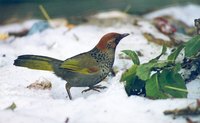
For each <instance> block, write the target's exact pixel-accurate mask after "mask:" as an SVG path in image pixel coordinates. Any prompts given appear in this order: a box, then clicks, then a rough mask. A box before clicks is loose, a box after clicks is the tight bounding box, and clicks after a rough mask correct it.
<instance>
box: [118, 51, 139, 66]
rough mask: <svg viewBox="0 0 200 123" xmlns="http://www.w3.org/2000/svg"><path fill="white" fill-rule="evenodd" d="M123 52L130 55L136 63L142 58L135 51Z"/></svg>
mask: <svg viewBox="0 0 200 123" xmlns="http://www.w3.org/2000/svg"><path fill="white" fill-rule="evenodd" d="M122 52H123V53H125V54H126V55H128V56H129V57H130V58H131V59H132V61H133V63H134V64H137V65H139V64H140V60H139V58H138V55H137V54H136V53H135V51H132V50H123V51H122Z"/></svg>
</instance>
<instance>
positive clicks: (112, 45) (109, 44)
mask: <svg viewBox="0 0 200 123" xmlns="http://www.w3.org/2000/svg"><path fill="white" fill-rule="evenodd" d="M114 47H115V44H114V43H113V42H108V44H107V48H108V49H110V48H114Z"/></svg>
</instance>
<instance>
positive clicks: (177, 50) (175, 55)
mask: <svg viewBox="0 0 200 123" xmlns="http://www.w3.org/2000/svg"><path fill="white" fill-rule="evenodd" d="M183 48H184V45H180V46H179V47H178V48H177V49H176V50H175V51H174V52H172V53H171V54H170V55H169V56H168V57H167V60H169V61H171V62H172V63H174V62H175V60H176V58H177V57H178V55H179V53H180V52H181V50H182V49H183Z"/></svg>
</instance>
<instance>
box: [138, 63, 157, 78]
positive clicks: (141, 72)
mask: <svg viewBox="0 0 200 123" xmlns="http://www.w3.org/2000/svg"><path fill="white" fill-rule="evenodd" d="M155 64H156V63H144V64H142V65H140V66H138V68H137V71H136V75H137V76H138V77H139V78H140V79H141V80H147V79H149V78H150V74H151V70H152V68H153V67H154V66H155Z"/></svg>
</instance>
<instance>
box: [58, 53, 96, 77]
mask: <svg viewBox="0 0 200 123" xmlns="http://www.w3.org/2000/svg"><path fill="white" fill-rule="evenodd" d="M60 67H61V68H64V69H67V70H68V71H72V72H77V73H81V74H94V73H96V72H98V71H99V70H100V69H99V67H98V64H97V62H96V60H95V59H94V58H92V57H91V56H90V55H89V54H80V55H77V56H74V57H72V58H70V59H67V60H65V61H64V62H63V63H62V64H61V66H60Z"/></svg>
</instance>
